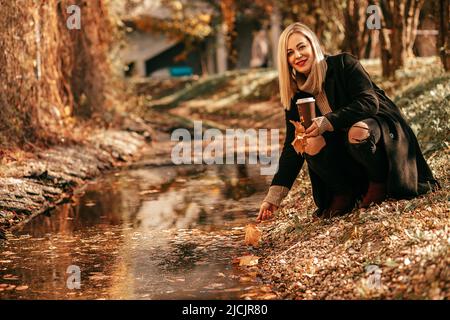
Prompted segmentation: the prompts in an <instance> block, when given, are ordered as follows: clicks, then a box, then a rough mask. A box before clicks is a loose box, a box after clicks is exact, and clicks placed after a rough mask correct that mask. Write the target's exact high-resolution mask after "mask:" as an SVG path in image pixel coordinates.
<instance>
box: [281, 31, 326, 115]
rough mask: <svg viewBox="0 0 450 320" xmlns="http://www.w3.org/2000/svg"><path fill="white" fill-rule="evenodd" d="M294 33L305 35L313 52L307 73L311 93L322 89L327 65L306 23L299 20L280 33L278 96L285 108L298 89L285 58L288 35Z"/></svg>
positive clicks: (317, 41)
mask: <svg viewBox="0 0 450 320" xmlns="http://www.w3.org/2000/svg"><path fill="white" fill-rule="evenodd" d="M294 33H301V34H302V35H303V36H305V37H306V38H307V39H308V41H309V43H310V44H311V46H312V49H313V53H314V62H313V66H312V67H311V72H310V74H309V75H308V78H309V77H312V79H311V80H312V81H308V82H310V84H311V87H312V88H311V89H312V90H310V91H311V92H310V93H312V94H313V95H316V94H318V93H319V92H320V91H322V84H323V82H324V80H325V76H326V70H327V65H326V62H325V57H324V54H323V52H322V48H321V47H320V43H319V40H318V39H317V36H316V35H315V34H314V32H313V31H312V30H311V29H310V28H308V27H307V26H306V25H304V24H303V23H300V22H296V23H293V24H291V25H289V26H288V27H287V28H286V29H284V31H283V32H282V33H281V35H280V39H279V41H278V80H279V86H280V97H281V103H282V105H283V107H284V108H285V109H287V110H289V109H290V107H291V99H292V97H293V96H294V94H295V91H297V89H298V84H297V81H296V80H295V79H294V77H293V74H292V67H291V66H290V65H289V62H288V59H287V42H288V39H289V37H290V36H291V35H292V34H294Z"/></svg>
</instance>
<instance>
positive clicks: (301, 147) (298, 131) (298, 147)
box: [289, 120, 307, 153]
mask: <svg viewBox="0 0 450 320" xmlns="http://www.w3.org/2000/svg"><path fill="white" fill-rule="evenodd" d="M289 121H290V122H291V123H292V124H293V125H294V126H295V139H294V141H292V146H293V147H294V150H295V151H296V152H297V153H304V152H305V148H306V144H307V139H306V137H305V127H304V126H303V125H302V124H301V123H300V122H298V121H292V120H289Z"/></svg>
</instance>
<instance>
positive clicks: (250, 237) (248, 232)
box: [245, 224, 261, 247]
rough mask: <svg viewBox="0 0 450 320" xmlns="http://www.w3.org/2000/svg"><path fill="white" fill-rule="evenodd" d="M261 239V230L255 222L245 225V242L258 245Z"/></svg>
mask: <svg viewBox="0 0 450 320" xmlns="http://www.w3.org/2000/svg"><path fill="white" fill-rule="evenodd" d="M260 239H261V231H260V230H259V229H258V228H257V227H256V226H255V225H254V224H248V225H247V226H246V227H245V244H246V245H250V246H254V247H257V246H258V245H259V240H260Z"/></svg>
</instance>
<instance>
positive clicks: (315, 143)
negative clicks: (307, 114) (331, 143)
mask: <svg viewBox="0 0 450 320" xmlns="http://www.w3.org/2000/svg"><path fill="white" fill-rule="evenodd" d="M325 146H326V142H325V139H324V138H323V137H322V136H317V137H313V138H308V139H307V142H306V147H305V153H306V154H307V155H309V156H315V155H316V154H318V153H319V152H320V151H321V150H322V149H323V148H324V147H325Z"/></svg>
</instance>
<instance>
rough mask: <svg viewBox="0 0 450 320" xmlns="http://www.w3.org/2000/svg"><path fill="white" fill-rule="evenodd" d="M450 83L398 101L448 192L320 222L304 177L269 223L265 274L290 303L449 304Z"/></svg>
mask: <svg viewBox="0 0 450 320" xmlns="http://www.w3.org/2000/svg"><path fill="white" fill-rule="evenodd" d="M449 80H450V77H449V76H448V75H447V76H442V77H438V78H435V79H433V80H431V81H429V82H428V83H425V84H421V85H419V86H416V87H413V88H411V89H409V90H406V91H405V92H404V93H403V94H402V95H401V96H398V97H397V98H396V102H397V104H398V105H399V106H400V107H401V109H402V111H403V112H404V114H405V116H406V117H407V118H408V120H409V121H410V123H411V124H412V127H413V129H414V131H415V132H416V134H417V136H418V139H419V141H420V144H421V147H422V150H423V151H424V154H425V157H426V158H427V161H428V163H429V164H430V167H431V168H432V170H433V172H434V174H435V176H436V178H437V179H438V180H439V181H440V183H441V186H442V189H441V190H439V191H437V192H434V193H430V194H427V195H424V196H421V197H418V198H415V199H412V200H401V201H395V200H388V201H385V202H384V203H382V204H381V205H375V206H372V207H370V208H368V209H355V210H354V211H353V212H351V213H350V214H348V215H347V216H344V217H337V218H333V219H331V220H321V219H317V218H313V217H312V212H313V211H314V209H315V206H314V203H313V202H312V195H311V186H310V183H309V179H308V177H307V176H306V175H305V174H301V175H300V176H299V177H298V179H297V181H296V183H295V185H294V187H293V188H292V190H291V191H290V193H289V195H288V196H287V197H286V198H285V199H284V201H283V203H282V206H281V209H280V210H279V212H278V216H277V219H276V220H275V221H272V222H268V223H263V224H262V225H261V226H260V228H261V229H262V230H263V237H262V240H263V242H264V246H263V248H262V250H261V255H264V257H265V258H264V259H263V260H262V263H261V265H260V267H261V270H260V272H261V276H262V277H263V279H265V280H266V281H270V282H271V283H273V284H274V290H275V291H276V293H277V294H278V296H279V298H283V299H372V298H375V299H376V298H380V299H448V298H449V296H450V294H449V289H450V288H449V287H450V282H449V280H448V279H449V276H450V275H449V268H448V266H449V262H450V256H449V245H450V233H449V227H450V223H449V222H450V220H449V213H450V210H449V206H448V200H449V195H450V194H449V173H448V172H449V170H448V165H449V160H450V159H449V148H448V136H449V131H450V126H449V112H450V104H449V100H450V94H449V92H450V81H449Z"/></svg>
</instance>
